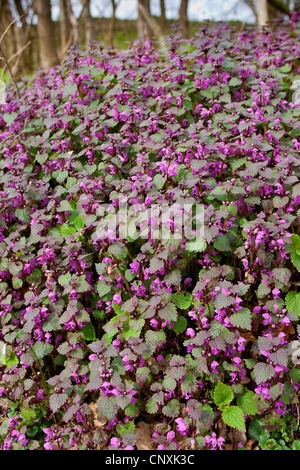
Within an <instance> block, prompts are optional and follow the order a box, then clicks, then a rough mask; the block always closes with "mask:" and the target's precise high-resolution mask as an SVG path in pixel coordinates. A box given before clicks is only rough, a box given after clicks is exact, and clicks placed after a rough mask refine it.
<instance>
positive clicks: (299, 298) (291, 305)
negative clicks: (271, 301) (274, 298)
mask: <svg viewBox="0 0 300 470" xmlns="http://www.w3.org/2000/svg"><path fill="white" fill-rule="evenodd" d="M285 305H286V308H287V310H288V312H293V313H296V315H298V316H300V292H298V293H297V292H295V291H290V292H288V293H287V294H286V296H285Z"/></svg>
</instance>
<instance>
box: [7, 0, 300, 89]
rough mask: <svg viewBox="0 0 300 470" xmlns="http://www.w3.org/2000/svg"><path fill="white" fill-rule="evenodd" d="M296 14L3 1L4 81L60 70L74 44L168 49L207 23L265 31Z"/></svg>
mask: <svg viewBox="0 0 300 470" xmlns="http://www.w3.org/2000/svg"><path fill="white" fill-rule="evenodd" d="M292 11H297V12H299V13H300V0H0V79H2V80H5V79H6V78H7V77H8V76H9V75H12V74H13V76H14V77H15V78H20V77H24V76H28V77H31V76H32V75H33V74H34V73H35V72H36V71H37V70H38V69H39V68H44V69H45V70H47V69H49V68H50V67H53V66H56V65H58V64H60V63H61V61H62V60H63V58H64V57H65V55H66V52H67V51H68V49H69V48H70V47H71V46H72V45H74V44H76V45H78V46H80V47H82V48H84V47H85V46H86V45H89V44H92V41H101V42H103V43H104V44H105V46H108V47H114V48H115V49H117V50H118V49H125V48H127V47H128V45H129V44H130V43H131V42H132V41H135V40H137V39H139V40H141V41H145V40H147V39H154V40H156V42H157V44H158V46H159V47H164V45H165V40H164V38H165V36H166V35H168V34H170V33H172V32H178V33H180V34H181V35H182V36H183V37H185V38H189V37H190V36H192V35H193V34H194V33H195V32H196V31H197V30H198V29H199V27H200V25H201V24H202V23H203V22H204V21H207V20H209V21H212V22H218V21H228V22H235V23H238V24H241V26H242V25H243V24H255V23H257V24H258V25H259V26H263V25H264V24H266V23H267V22H270V23H271V22H272V23H274V22H275V23H276V22H280V21H282V20H287V19H289V15H290V13H291V12H292Z"/></svg>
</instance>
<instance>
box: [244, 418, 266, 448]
mask: <svg viewBox="0 0 300 470" xmlns="http://www.w3.org/2000/svg"><path fill="white" fill-rule="evenodd" d="M264 425H265V419H264V418H261V417H259V416H257V417H256V418H254V419H252V421H251V423H250V425H249V429H248V431H249V435H250V436H251V437H252V438H253V439H255V440H256V441H258V442H259V441H260V438H261V435H262V433H263V431H264V429H263V426H264Z"/></svg>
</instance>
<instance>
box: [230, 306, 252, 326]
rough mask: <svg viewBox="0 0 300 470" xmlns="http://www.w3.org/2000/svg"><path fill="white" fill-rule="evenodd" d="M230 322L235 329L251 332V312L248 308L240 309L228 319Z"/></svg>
mask: <svg viewBox="0 0 300 470" xmlns="http://www.w3.org/2000/svg"><path fill="white" fill-rule="evenodd" d="M230 322H231V323H232V325H233V326H236V327H237V328H243V329H245V330H249V331H250V330H251V312H250V310H249V309H248V308H241V309H240V310H238V311H237V312H236V313H233V314H232V315H231V317H230Z"/></svg>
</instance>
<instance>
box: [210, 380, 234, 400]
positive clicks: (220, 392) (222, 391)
mask: <svg viewBox="0 0 300 470" xmlns="http://www.w3.org/2000/svg"><path fill="white" fill-rule="evenodd" d="M233 399H234V393H233V391H232V388H231V387H230V386H229V385H226V384H224V383H223V382H220V381H218V383H217V385H216V387H215V390H214V402H215V404H216V405H217V406H220V405H222V404H224V403H230V402H232V400H233Z"/></svg>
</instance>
